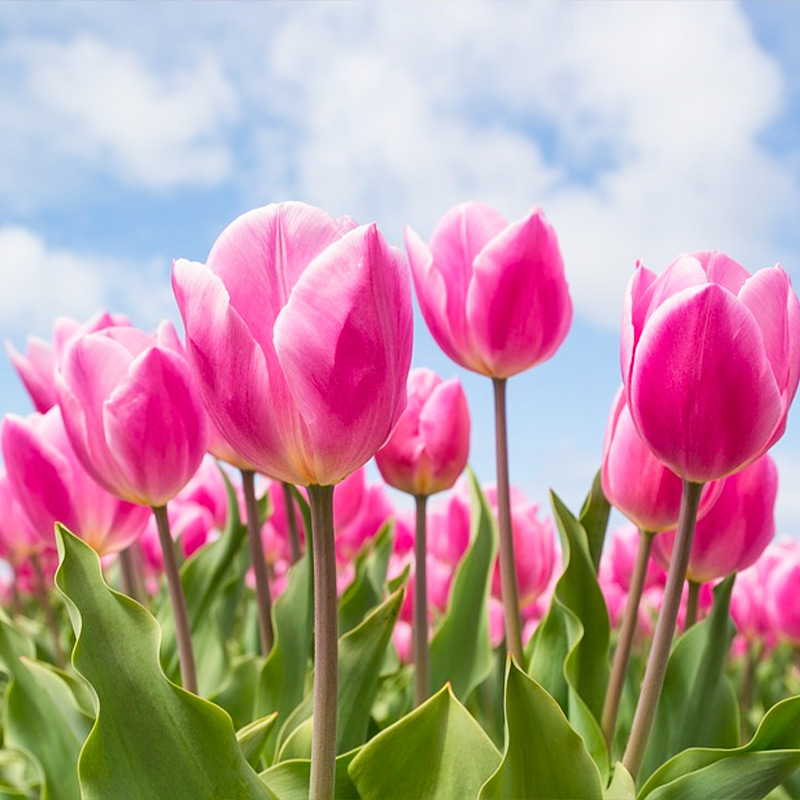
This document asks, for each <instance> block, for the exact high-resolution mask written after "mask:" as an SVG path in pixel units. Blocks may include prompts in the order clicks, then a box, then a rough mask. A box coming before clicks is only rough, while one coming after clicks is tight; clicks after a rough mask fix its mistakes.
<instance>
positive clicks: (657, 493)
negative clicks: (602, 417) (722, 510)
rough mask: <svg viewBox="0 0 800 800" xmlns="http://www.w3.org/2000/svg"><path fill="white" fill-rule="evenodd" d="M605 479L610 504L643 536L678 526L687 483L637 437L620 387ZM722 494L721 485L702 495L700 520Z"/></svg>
mask: <svg viewBox="0 0 800 800" xmlns="http://www.w3.org/2000/svg"><path fill="white" fill-rule="evenodd" d="M601 476H602V481H603V492H604V494H605V496H606V497H607V498H608V501H609V502H610V503H611V505H612V506H614V507H615V508H617V509H619V510H620V511H621V512H622V513H623V514H624V515H625V516H626V517H627V518H628V519H629V520H631V522H633V523H634V524H635V525H636V527H637V528H639V530H640V531H647V532H649V533H656V532H658V531H665V530H669V529H670V528H674V527H675V525H676V524H677V522H678V512H679V511H680V506H681V492H682V489H683V482H682V481H681V479H680V478H679V477H678V476H677V475H676V474H675V473H674V472H672V471H671V470H670V469H669V468H668V467H666V466H665V465H664V464H663V463H662V462H661V461H659V460H658V459H657V458H656V457H655V456H654V455H653V453H652V451H651V450H650V448H649V447H648V446H647V445H646V444H645V442H644V440H643V439H642V437H641V436H640V435H639V432H638V431H637V430H636V427H635V426H634V424H633V419H632V418H631V414H630V410H629V409H628V404H627V402H626V400H625V392H624V389H623V388H622V387H621V388H620V389H619V390H618V391H617V394H616V395H615V397H614V402H613V403H612V406H611V415H610V417H609V420H608V426H607V427H606V437H605V444H604V446H603V468H602V473H601ZM721 489H722V483H721V482H712V483H710V484H708V485H707V486H706V487H705V488H704V489H703V496H702V498H701V500H700V507H699V509H698V518H699V517H702V516H703V514H705V513H706V512H707V511H708V509H709V508H710V507H711V506H712V505H713V503H714V501H715V500H716V499H717V497H718V496H719V493H720V491H721Z"/></svg>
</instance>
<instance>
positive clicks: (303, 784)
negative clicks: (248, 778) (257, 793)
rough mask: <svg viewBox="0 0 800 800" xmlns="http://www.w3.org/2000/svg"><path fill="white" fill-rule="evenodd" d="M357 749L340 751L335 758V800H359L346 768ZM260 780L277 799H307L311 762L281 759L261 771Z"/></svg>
mask: <svg viewBox="0 0 800 800" xmlns="http://www.w3.org/2000/svg"><path fill="white" fill-rule="evenodd" d="M357 753H358V750H351V751H350V752H349V753H342V755H340V756H337V758H336V783H335V787H334V796H335V797H336V800H359V794H358V792H357V791H356V787H355V786H354V785H353V782H352V781H351V780H350V775H349V774H348V772H347V768H348V767H349V766H350V762H351V761H352V760H353V759H354V758H355V756H356V754H357ZM261 780H262V781H264V783H265V784H266V786H267V789H269V791H270V793H271V794H272V796H273V797H274V798H276V799H277V800H308V787H309V784H310V782H311V762H310V761H309V760H308V759H294V760H292V761H282V762H281V763H280V764H276V765H275V766H274V767H270V768H269V769H268V770H266V771H265V772H262V773H261Z"/></svg>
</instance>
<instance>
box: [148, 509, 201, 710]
mask: <svg viewBox="0 0 800 800" xmlns="http://www.w3.org/2000/svg"><path fill="white" fill-rule="evenodd" d="M153 516H154V517H155V518H156V526H157V527H158V539H159V542H160V543H161V554H162V556H163V558H164V574H165V575H166V578H167V590H168V591H169V601H170V605H171V606H172V618H173V620H174V621H175V640H176V641H177V643H178V659H179V661H180V665H181V684H182V685H183V688H184V689H186V691H187V692H193V693H194V694H197V671H196V669H195V665H194V650H193V649H192V634H191V628H190V626H189V613H188V611H187V609H186V596H185V595H184V593H183V585H182V584H181V576H180V573H179V572H178V562H177V559H176V558H175V542H173V541H172V535H171V534H170V530H169V518H168V517H167V507H166V506H153Z"/></svg>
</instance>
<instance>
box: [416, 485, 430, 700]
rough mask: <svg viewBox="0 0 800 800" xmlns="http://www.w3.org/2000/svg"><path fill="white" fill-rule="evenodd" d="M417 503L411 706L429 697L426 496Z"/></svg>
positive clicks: (421, 495)
mask: <svg viewBox="0 0 800 800" xmlns="http://www.w3.org/2000/svg"><path fill="white" fill-rule="evenodd" d="M414 499H415V501H416V505H417V529H416V532H415V535H414V706H418V705H421V704H422V703H424V702H425V701H426V700H427V699H428V693H429V691H430V678H429V677H428V575H427V564H426V556H427V550H428V546H427V543H426V541H425V540H426V520H425V505H426V503H427V500H428V497H427V495H424V494H418V495H415V496H414Z"/></svg>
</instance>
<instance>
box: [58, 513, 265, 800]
mask: <svg viewBox="0 0 800 800" xmlns="http://www.w3.org/2000/svg"><path fill="white" fill-rule="evenodd" d="M56 540H57V544H58V550H59V556H60V564H59V567H58V571H57V572H56V586H57V587H58V589H59V590H60V591H61V594H62V595H63V597H64V599H65V601H66V603H67V608H68V610H69V613H70V618H71V620H72V625H73V628H74V629H75V635H76V637H77V642H76V644H75V649H74V651H73V663H74V665H75V668H76V669H77V670H78V671H79V672H80V673H81V674H82V675H83V677H84V678H86V680H87V681H89V683H90V684H91V685H92V688H93V689H94V691H95V693H96V695H97V699H98V708H99V712H98V716H97V721H96V722H95V724H94V727H93V728H92V730H91V733H90V734H89V738H88V739H87V740H86V743H85V744H84V747H83V750H82V751H81V754H80V759H79V761H78V775H79V778H80V783H81V794H80V796H81V797H82V798H83V800H116V798H119V800H123V798H124V800H153V798H156V797H158V798H162V797H163V798H170V800H217V799H218V798H223V797H224V798H226V800H261V799H262V798H266V797H268V795H267V792H266V789H265V788H264V786H263V784H262V783H261V781H259V779H258V776H257V775H256V773H255V771H254V770H253V769H252V768H251V767H250V765H249V764H248V763H247V761H246V760H245V758H244V756H243V755H242V751H241V749H240V747H239V745H238V743H237V741H236V736H235V734H234V730H233V725H232V724H231V719H230V717H229V716H228V715H227V714H226V713H225V712H224V711H223V710H222V709H221V708H219V707H218V706H215V705H214V704H213V703H210V702H208V701H207V700H203V699H202V698H200V697H197V696H195V695H193V694H191V693H189V692H186V691H184V690H183V689H181V688H179V687H178V686H176V685H175V684H173V683H170V681H168V680H167V678H166V677H165V675H164V673H163V672H162V671H161V667H160V663H159V659H158V643H159V637H160V631H159V629H158V624H157V622H156V621H155V619H153V617H151V616H150V614H148V612H147V611H145V609H144V608H142V606H140V605H139V604H138V603H136V602H135V601H133V600H131V599H130V598H128V597H126V596H124V595H121V594H118V593H117V592H114V591H112V590H111V589H110V588H109V587H108V585H107V584H106V583H105V581H104V580H103V575H102V571H101V569H100V561H99V559H98V557H97V555H96V553H95V552H94V551H93V550H92V549H91V548H90V547H88V546H87V545H86V544H84V543H83V542H82V541H81V540H80V539H78V538H76V537H75V536H73V535H72V534H71V533H70V532H69V531H67V530H66V529H65V528H63V527H62V526H60V525H58V526H56ZM77 796H78V795H74V794H73V795H72V800H75V797H77Z"/></svg>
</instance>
